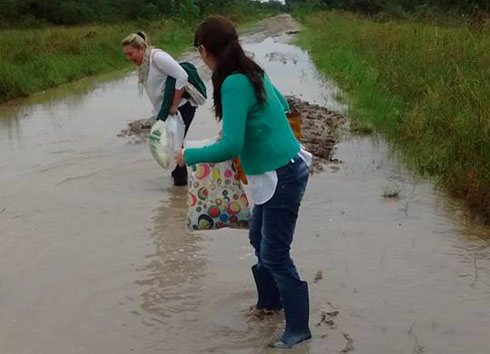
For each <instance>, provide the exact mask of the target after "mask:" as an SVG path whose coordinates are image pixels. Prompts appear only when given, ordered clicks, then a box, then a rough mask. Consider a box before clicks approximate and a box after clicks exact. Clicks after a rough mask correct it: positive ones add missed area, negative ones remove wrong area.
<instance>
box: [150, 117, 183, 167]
mask: <svg viewBox="0 0 490 354" xmlns="http://www.w3.org/2000/svg"><path fill="white" fill-rule="evenodd" d="M184 134H185V125H184V121H183V120H182V117H181V116H180V113H178V114H175V115H169V116H168V118H167V120H166V121H165V122H164V121H162V120H157V122H156V123H155V124H153V126H152V127H151V131H150V136H149V138H148V147H149V148H150V152H151V154H152V156H153V157H154V158H155V160H156V161H157V162H158V164H159V165H160V166H162V167H163V168H164V169H166V170H169V171H173V170H174V169H175V168H176V167H177V162H176V161H175V154H176V152H177V150H179V149H180V148H181V147H182V142H183V141H184Z"/></svg>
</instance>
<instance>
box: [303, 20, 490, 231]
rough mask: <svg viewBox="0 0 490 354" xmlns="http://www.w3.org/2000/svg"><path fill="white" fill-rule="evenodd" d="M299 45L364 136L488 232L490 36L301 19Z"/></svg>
mask: <svg viewBox="0 0 490 354" xmlns="http://www.w3.org/2000/svg"><path fill="white" fill-rule="evenodd" d="M301 22H302V24H303V25H304V26H305V31H304V32H303V33H301V34H300V36H299V40H298V42H299V44H300V45H301V46H303V47H304V48H306V49H307V50H308V51H309V52H310V53H311V55H312V57H313V60H314V61H315V63H316V64H317V66H318V68H319V70H321V71H322V72H323V73H325V74H326V75H329V76H330V77H332V78H334V79H335V80H336V81H337V82H338V83H339V84H340V86H341V87H342V88H343V89H344V90H345V91H346V92H347V95H348V101H349V105H350V115H351V117H352V118H353V120H354V122H355V125H356V126H357V127H358V128H359V129H361V130H364V129H366V130H370V129H371V128H372V129H374V130H375V131H376V132H380V133H382V134H383V135H384V136H385V137H386V138H387V139H388V141H390V142H391V144H392V145H394V146H395V148H397V149H399V151H401V152H403V157H404V159H405V161H406V162H407V163H408V164H409V165H410V166H412V167H415V168H416V169H417V170H418V171H419V172H420V173H422V175H425V176H431V177H433V178H434V179H435V180H436V181H437V182H438V184H439V185H441V186H443V187H444V188H445V189H446V190H447V191H449V192H450V194H452V195H453V196H456V197H459V198H462V199H464V200H465V201H466V202H467V204H468V205H469V206H470V207H471V208H472V210H475V211H477V213H478V214H479V215H481V216H482V218H483V220H484V221H485V222H486V223H490V85H489V82H490V28H488V27H484V28H482V29H481V30H479V31H475V30H472V29H471V28H468V27H463V26H460V27H441V26H431V25H426V24H420V23H414V22H408V21H388V22H378V21H373V20H370V19H367V18H362V17H359V16H356V15H353V14H349V13H341V12H320V13H316V14H311V15H307V16H305V17H302V19H301Z"/></svg>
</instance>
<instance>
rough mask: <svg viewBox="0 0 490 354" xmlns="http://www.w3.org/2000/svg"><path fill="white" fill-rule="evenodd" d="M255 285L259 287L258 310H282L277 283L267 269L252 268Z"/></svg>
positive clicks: (255, 266)
mask: <svg viewBox="0 0 490 354" xmlns="http://www.w3.org/2000/svg"><path fill="white" fill-rule="evenodd" d="M252 274H253V276H254V280H255V285H256V286H257V294H258V300H257V305H256V306H255V308H256V309H257V310H266V311H279V310H281V309H282V303H281V296H280V294H279V289H277V285H276V281H275V280H274V278H273V277H272V275H271V273H269V271H268V270H267V269H265V268H262V267H258V265H257V264H256V265H254V266H252Z"/></svg>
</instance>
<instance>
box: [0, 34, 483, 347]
mask: <svg viewBox="0 0 490 354" xmlns="http://www.w3.org/2000/svg"><path fill="white" fill-rule="evenodd" d="M287 30H288V31H289V30H291V29H287ZM264 33H266V34H267V35H265V34H264ZM270 34H271V33H270V32H261V31H258V32H256V33H253V34H250V35H249V37H247V38H245V39H244V46H245V49H246V50H247V51H249V52H253V53H254V55H255V56H254V57H255V59H256V60H257V61H258V62H259V63H260V64H261V65H262V66H263V67H264V68H265V69H266V71H267V72H268V74H269V75H270V77H271V79H272V80H273V81H274V83H275V84H276V85H277V86H278V88H279V89H280V90H282V91H283V92H284V93H285V94H287V95H295V96H298V97H301V99H303V100H305V101H308V102H310V103H312V104H318V105H320V106H324V107H327V108H328V109H330V110H332V111H336V112H339V113H345V111H346V107H345V106H344V105H342V104H340V103H338V102H336V100H335V97H337V95H338V89H337V88H336V87H335V86H334V85H333V84H332V83H331V82H328V81H325V80H322V79H321V77H320V76H319V74H318V73H317V72H316V70H315V69H314V66H313V64H312V62H311V60H310V59H309V57H308V55H307V54H306V53H305V52H303V51H302V50H301V49H299V48H297V47H295V46H293V45H291V44H289V40H290V38H291V37H289V36H287V35H280V36H277V37H273V38H271V37H269V35H270ZM192 58H195V57H192V55H191V59H192ZM205 76H206V75H205ZM206 77H209V76H206ZM136 82H137V79H136V76H135V75H134V74H130V75H124V76H121V77H117V78H115V79H114V78H111V80H109V81H105V80H104V79H103V80H102V81H100V79H98V80H95V81H93V80H92V81H90V83H88V84H87V86H86V87H85V88H83V89H81V90H82V91H81V92H80V91H79V92H77V91H76V88H74V87H71V86H64V87H63V88H61V89H59V90H58V91H57V93H54V95H55V96H56V97H55V98H53V97H50V98H48V99H46V100H43V99H42V95H36V96H35V97H33V98H31V99H29V100H25V101H22V104H21V105H15V104H9V105H7V106H2V107H0V149H1V151H2V153H1V154H0V294H2V295H1V296H0V308H1V309H2V316H0V343H2V345H1V349H0V353H2V354H19V353H49V354H57V353H60V354H62V353H63V354H65V353H109V352H110V353H227V354H229V353H267V352H268V351H267V350H266V349H264V346H265V345H266V344H267V343H268V342H269V341H271V340H272V339H274V337H275V336H276V335H278V334H280V333H281V328H282V326H283V318H282V317H281V316H280V315H279V316H272V317H264V318H263V319H259V320H250V314H249V310H248V309H249V307H250V305H253V302H254V296H255V287H254V284H253V280H252V276H251V273H250V266H251V265H252V264H253V263H254V257H253V252H252V250H251V248H250V246H249V245H248V240H247V233H246V232H245V231H239V230H226V229H225V230H219V231H213V232H201V233H189V232H187V231H186V229H185V223H184V217H185V202H186V195H185V191H184V190H183V189H178V188H174V187H172V186H171V181H170V178H169V177H168V176H165V174H164V173H163V170H161V169H160V167H159V166H158V165H157V164H156V163H155V162H154V161H153V159H152V157H151V155H150V154H149V152H148V150H147V147H146V145H145V144H131V143H129V142H128V139H125V138H121V137H118V136H117V133H118V132H119V131H120V130H121V129H124V128H125V127H126V126H127V124H128V123H129V122H130V121H132V120H134V119H137V118H145V117H148V116H149V115H150V105H149V103H148V102H147V101H146V98H140V97H138V90H137V84H136ZM208 85H209V83H208ZM55 92H56V91H55ZM52 94H53V91H50V92H48V93H46V94H45V95H52ZM218 130H219V127H218V125H217V123H216V122H215V120H214V119H213V118H212V111H211V107H210V104H208V105H207V106H206V107H204V108H200V110H199V114H198V116H196V121H195V123H194V124H193V126H192V127H191V130H190V132H189V134H190V138H191V139H197V138H206V137H209V136H210V135H213V134H215V133H217V131H218ZM333 158H334V159H338V160H340V161H342V163H341V164H334V165H328V168H326V169H325V171H324V172H322V173H318V174H314V175H313V176H312V177H311V179H310V183H309V186H308V189H307V192H306V196H305V200H304V203H303V205H302V209H301V217H300V219H299V223H298V228H297V232H296V239H295V242H294V247H293V253H294V258H295V260H296V262H297V266H298V269H299V271H300V273H301V275H302V277H303V278H304V279H305V280H307V281H308V282H309V284H310V291H311V321H310V325H311V329H312V334H313V339H312V340H311V341H310V342H308V343H304V344H301V345H299V346H298V347H297V348H294V349H293V350H291V351H289V352H290V353H322V354H324V353H339V352H359V353H387V354H392V353H414V352H427V353H445V354H460V353H465V352H471V353H476V354H480V353H481V354H484V353H487V351H488V348H489V347H490V338H489V337H488V336H487V335H486V333H487V332H488V328H490V310H488V299H489V298H490V248H489V239H490V234H489V229H488V228H485V227H479V226H477V225H473V224H471V223H464V222H460V219H461V210H460V207H459V206H458V205H457V204H455V203H453V202H452V201H451V200H448V199H447V198H445V197H444V196H441V195H440V194H439V193H438V192H435V191H434V189H433V187H432V186H431V185H430V184H429V183H427V182H424V181H417V180H416V179H414V178H412V177H411V174H410V173H408V172H407V171H406V170H405V169H404V168H403V166H401V165H400V164H399V163H398V162H397V160H396V159H394V158H393V157H392V156H391V155H390V153H389V151H388V148H387V146H386V144H385V143H384V142H383V141H377V140H375V139H373V138H371V137H352V136H349V135H345V136H344V137H343V139H342V140H341V141H340V142H339V143H338V144H337V145H336V147H335V148H334V155H333ZM392 190H395V191H396V194H397V197H396V198H385V197H383V194H385V192H386V191H392ZM26 338H29V340H26Z"/></svg>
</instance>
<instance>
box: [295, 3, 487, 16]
mask: <svg viewBox="0 0 490 354" xmlns="http://www.w3.org/2000/svg"><path fill="white" fill-rule="evenodd" d="M305 6H307V7H312V8H315V7H316V8H331V9H342V10H348V11H354V12H359V13H363V14H369V15H373V14H376V13H379V12H384V11H388V12H396V11H404V12H407V13H410V12H417V11H423V10H425V9H432V10H434V11H441V12H448V11H461V12H466V13H470V12H472V11H475V10H476V11H478V10H480V11H489V10H490V2H489V1H488V0H286V8H287V9H288V10H294V9H295V8H298V7H305Z"/></svg>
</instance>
